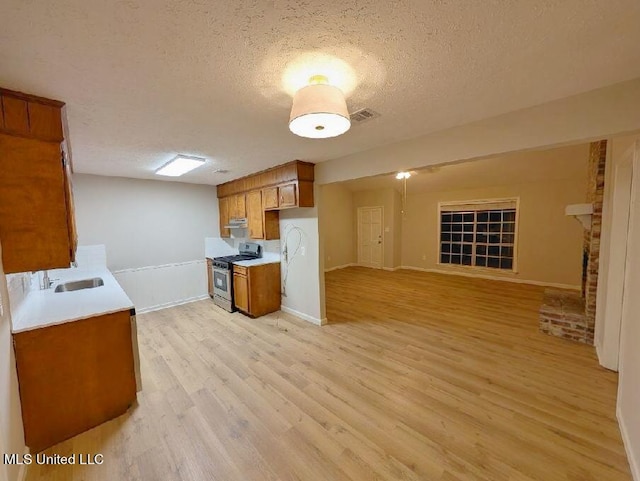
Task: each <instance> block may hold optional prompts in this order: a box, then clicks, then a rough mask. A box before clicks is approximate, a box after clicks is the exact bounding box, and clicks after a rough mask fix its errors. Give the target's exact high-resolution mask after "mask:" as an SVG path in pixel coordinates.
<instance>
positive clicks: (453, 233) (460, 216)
mask: <svg viewBox="0 0 640 481" xmlns="http://www.w3.org/2000/svg"><path fill="white" fill-rule="evenodd" d="M516 214H517V200H499V201H495V200H494V201H476V202H469V203H451V204H440V263H441V264H456V265H463V266H472V267H485V268H486V267H488V268H494V269H506V270H513V269H514V266H515V244H516V219H517V215H516Z"/></svg>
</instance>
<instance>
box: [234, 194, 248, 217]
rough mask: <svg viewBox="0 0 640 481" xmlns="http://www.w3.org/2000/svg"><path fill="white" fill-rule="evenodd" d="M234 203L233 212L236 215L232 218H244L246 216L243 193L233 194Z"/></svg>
mask: <svg viewBox="0 0 640 481" xmlns="http://www.w3.org/2000/svg"><path fill="white" fill-rule="evenodd" d="M235 198H236V199H235V200H236V201H235V204H236V211H235V214H236V216H235V217H234V219H244V218H245V217H247V204H246V198H245V195H244V194H238V195H236V196H235Z"/></svg>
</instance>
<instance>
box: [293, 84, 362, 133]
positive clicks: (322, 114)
mask: <svg viewBox="0 0 640 481" xmlns="http://www.w3.org/2000/svg"><path fill="white" fill-rule="evenodd" d="M350 127H351V120H349V111H348V110H347V103H346V101H345V99H344V94H343V93H342V90H340V89H339V88H338V87H334V86H333V85H329V80H328V79H327V77H325V76H324V75H314V76H313V77H311V78H310V79H309V85H307V86H306V87H302V88H301V89H300V90H298V91H297V92H296V94H295V95H294V97H293V106H292V107H291V116H290V118H289V130H291V132H293V133H294V134H296V135H299V136H300V137H307V138H309V139H327V138H329V137H337V136H338V135H342V134H344V133H345V132H346V131H347V130H349V128H350Z"/></svg>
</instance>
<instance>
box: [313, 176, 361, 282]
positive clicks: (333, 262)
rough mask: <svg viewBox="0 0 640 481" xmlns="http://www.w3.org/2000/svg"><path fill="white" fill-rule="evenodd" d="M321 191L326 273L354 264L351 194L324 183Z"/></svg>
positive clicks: (321, 219) (346, 190) (353, 226)
mask: <svg viewBox="0 0 640 481" xmlns="http://www.w3.org/2000/svg"><path fill="white" fill-rule="evenodd" d="M320 189H321V195H320V203H321V205H320V212H321V215H320V229H321V233H322V241H323V245H324V267H325V269H327V270H329V269H333V268H336V267H340V266H344V265H347V264H353V263H355V262H356V254H355V245H356V244H355V237H356V234H355V232H356V231H355V229H356V228H355V216H354V208H353V195H352V193H351V191H350V190H349V189H347V188H346V187H344V186H343V185H340V184H327V185H323V186H321V187H320Z"/></svg>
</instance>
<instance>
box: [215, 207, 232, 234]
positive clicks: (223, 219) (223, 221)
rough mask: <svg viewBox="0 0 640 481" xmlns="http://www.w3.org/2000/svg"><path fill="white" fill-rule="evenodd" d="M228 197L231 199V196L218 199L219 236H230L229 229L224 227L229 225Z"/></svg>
mask: <svg viewBox="0 0 640 481" xmlns="http://www.w3.org/2000/svg"><path fill="white" fill-rule="evenodd" d="M229 199H231V197H224V198H222V199H218V208H219V212H220V237H231V231H230V230H229V229H227V228H226V227H225V226H227V225H229Z"/></svg>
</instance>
